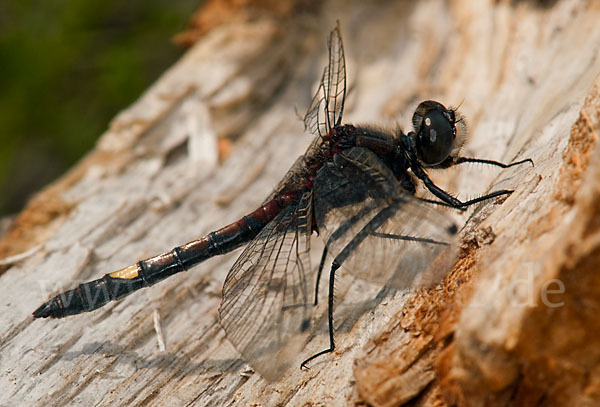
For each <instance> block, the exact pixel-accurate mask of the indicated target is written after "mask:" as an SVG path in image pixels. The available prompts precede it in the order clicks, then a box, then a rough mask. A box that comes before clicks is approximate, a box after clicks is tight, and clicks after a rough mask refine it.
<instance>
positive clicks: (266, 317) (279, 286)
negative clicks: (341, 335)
mask: <svg viewBox="0 0 600 407" xmlns="http://www.w3.org/2000/svg"><path fill="white" fill-rule="evenodd" d="M311 208H312V196H311V193H310V192H306V193H304V194H303V196H302V197H301V199H300V200H299V201H298V202H296V203H293V204H291V205H290V206H289V207H288V208H286V209H284V210H283V211H282V212H281V213H280V214H279V215H278V216H277V217H275V219H273V220H272V221H271V222H270V223H269V224H267V225H266V226H265V227H264V228H263V230H262V231H261V232H260V233H259V234H258V235H257V236H256V238H255V239H254V240H253V241H252V242H251V243H250V244H249V245H248V246H247V247H246V249H245V250H244V252H243V253H242V254H241V256H240V257H239V258H238V260H237V261H236V262H235V264H234V265H233V267H232V269H231V271H230V272H229V274H228V275H227V278H226V280H225V284H224V286H223V300H222V302H221V306H220V308H219V314H220V317H221V325H222V326H223V328H224V329H225V332H226V334H227V339H229V341H230V342H231V343H232V344H233V345H234V346H235V347H236V349H237V350H238V351H239V352H240V353H241V354H242V356H243V357H244V359H245V360H246V361H247V362H248V363H249V364H250V365H251V366H252V367H253V368H254V369H255V370H256V371H257V372H259V373H260V374H261V375H262V376H263V377H264V378H265V379H268V380H276V379H278V378H280V377H281V374H282V373H283V372H284V371H285V370H287V368H288V367H289V366H290V364H291V363H292V362H293V361H294V360H295V358H296V357H297V356H298V355H299V354H300V351H301V350H302V349H303V348H304V345H305V344H306V342H307V338H308V335H309V334H310V333H311V331H312V330H313V328H312V323H313V321H312V320H311V317H312V314H311V313H312V310H313V306H312V297H311V293H312V292H313V291H312V290H313V273H311V272H310V271H311V269H310V261H309V256H308V251H309V249H310V226H311V217H312V212H311V210H312V209H311Z"/></svg>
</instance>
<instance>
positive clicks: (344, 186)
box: [33, 24, 531, 380]
mask: <svg viewBox="0 0 600 407" xmlns="http://www.w3.org/2000/svg"><path fill="white" fill-rule="evenodd" d="M328 45H329V64H328V66H327V67H326V68H325V70H324V72H323V77H322V79H321V83H320V86H319V89H318V90H317V93H316V94H315V96H314V98H313V100H312V103H311V106H310V107H309V109H308V112H307V114H306V116H305V118H304V123H305V126H306V128H307V129H308V130H309V131H310V132H311V133H312V134H313V135H315V136H316V137H315V139H314V141H313V142H312V144H311V145H310V146H309V148H308V150H307V151H306V154H305V155H304V156H302V157H300V158H299V159H298V160H297V161H296V163H295V164H294V165H293V166H292V168H291V169H290V170H289V172H288V173H287V174H286V176H285V177H284V179H283V180H282V181H281V182H280V184H279V185H278V186H277V187H276V188H275V190H274V192H273V193H272V194H271V196H270V197H268V198H267V200H266V201H265V203H264V204H263V205H262V206H261V207H260V208H258V209H257V210H255V211H254V212H252V213H250V214H248V215H246V216H244V217H243V218H241V219H239V220H238V221H236V222H234V223H231V224H230V225H228V226H225V227H223V228H222V229H219V230H217V231H214V232H212V233H209V234H208V235H206V236H204V237H202V238H201V239H199V240H195V241H192V242H189V243H187V244H185V245H183V246H180V247H176V248H174V249H173V250H171V251H169V252H167V253H164V254H161V255H158V256H156V257H152V258H150V259H147V260H143V261H140V262H138V263H137V264H135V265H133V266H129V267H126V268H124V269H121V270H118V271H115V272H113V273H110V274H106V275H105V276H103V277H102V278H100V279H98V280H94V281H91V282H88V283H84V284H81V285H79V286H78V287H77V288H75V289H73V290H70V291H67V292H64V293H62V294H59V295H57V296H55V297H54V298H52V299H50V300H49V301H47V302H46V303H44V304H43V305H42V306H40V307H39V308H38V309H37V310H35V311H34V313H33V315H34V317H35V318H46V317H53V318H61V317H65V316H68V315H75V314H79V313H83V312H88V311H92V310H95V309H97V308H99V307H102V306H103V305H105V304H106V303H107V302H109V301H114V300H118V299H120V298H123V297H124V296H126V295H128V294H130V293H132V292H134V291H136V290H138V289H140V288H143V287H148V286H150V285H153V284H155V283H157V282H159V281H162V280H164V279H165V278H167V277H170V276H171V275H173V274H176V273H179V272H182V271H185V270H188V269H189V268H191V267H192V266H194V265H197V264H199V263H201V262H202V261H204V260H206V259H208V258H211V257H213V256H216V255H220V254H224V253H227V252H230V251H232V250H234V249H236V248H238V247H240V246H243V245H246V248H245V249H244V251H243V253H242V254H241V255H240V257H239V258H238V260H237V261H236V262H235V264H234V265H233V266H232V268H231V270H230V272H229V274H228V276H227V278H226V280H225V283H224V286H223V300H222V303H221V306H220V308H219V314H220V321H221V325H222V326H223V328H224V329H225V331H226V334H227V338H228V339H229V340H230V341H231V342H232V343H233V344H234V346H235V347H236V348H237V349H238V351H240V353H241V354H242V355H243V356H244V358H245V359H246V360H247V361H248V362H249V363H250V364H251V365H252V366H253V367H254V368H255V369H256V370H257V371H258V372H259V373H260V374H261V375H262V376H263V377H265V378H267V379H270V380H275V379H277V378H279V377H280V375H281V373H282V372H283V371H284V370H285V369H287V368H288V367H289V365H290V363H291V362H292V361H293V360H294V357H295V355H297V354H298V352H300V351H302V350H303V349H304V346H305V345H306V343H307V341H308V339H309V337H310V336H311V334H312V333H314V331H315V329H316V325H317V323H316V321H315V315H314V312H313V310H314V308H315V307H314V306H315V305H316V303H317V293H318V289H319V282H320V279H321V274H322V271H323V269H324V267H325V265H326V259H327V258H328V256H331V257H333V260H332V262H331V268H330V272H329V288H328V304H327V305H328V308H327V317H328V324H329V347H328V348H327V349H325V350H323V351H321V352H318V353H316V354H314V355H313V356H311V357H310V358H308V359H306V360H305V361H304V362H303V363H302V365H301V366H302V367H306V365H307V363H308V362H309V361H311V360H312V359H314V358H315V357H318V356H320V355H322V354H325V353H328V352H332V351H333V350H334V348H335V343H334V329H333V308H334V300H333V291H334V283H335V273H336V271H337V270H338V269H339V268H340V267H341V266H342V265H343V266H344V268H346V269H348V271H349V272H351V273H352V274H354V275H355V276H356V277H359V278H362V279H365V280H369V281H374V282H378V283H381V284H386V285H390V286H393V287H401V288H404V287H415V286H428V285H432V284H435V283H437V282H439V280H440V279H441V277H442V276H443V274H444V273H445V272H446V271H447V268H448V267H447V266H446V267H445V268H444V269H440V268H439V267H438V268H432V267H430V263H431V262H432V260H433V259H434V258H436V257H437V256H438V255H440V253H441V252H442V250H443V249H444V248H446V247H448V245H449V244H450V242H452V240H453V239H454V235H455V234H456V232H457V230H458V229H457V227H456V225H455V224H454V223H453V222H452V221H450V220H448V219H447V218H446V217H445V216H444V215H442V214H441V213H439V212H438V211H436V210H435V207H436V206H447V207H451V208H456V209H460V210H463V209H465V208H466V207H468V206H470V205H473V204H475V203H477V202H481V201H484V200H487V199H490V198H494V197H497V196H501V195H507V194H510V193H511V192H512V191H507V190H501V191H495V192H493V193H491V194H488V195H485V196H482V197H479V198H477V199H473V200H470V201H466V202H461V201H459V200H458V199H456V198H455V197H453V196H451V195H450V194H448V193H447V192H445V191H444V190H443V189H441V188H440V187H438V186H436V185H435V184H434V183H433V181H431V179H430V178H429V177H428V175H427V173H426V171H425V169H426V168H439V169H443V168H448V167H450V166H452V165H457V164H461V163H465V162H479V163H483V164H489V165H495V166H500V167H503V168H506V167H508V166H512V165H518V164H522V163H524V162H531V160H522V161H519V162H515V163H512V164H508V165H506V164H502V163H499V162H496V161H491V160H481V159H476V158H465V157H459V153H460V150H461V147H462V145H463V143H464V141H465V139H466V127H465V125H464V120H463V119H462V118H461V117H460V115H459V114H458V112H456V111H455V110H453V109H447V108H446V107H444V106H443V105H442V104H440V103H438V102H434V101H425V102H422V103H421V104H419V106H418V107H417V109H416V111H415V113H414V115H413V128H414V131H411V132H408V133H407V134H405V133H403V132H402V131H401V130H399V129H397V130H396V131H394V132H386V131H382V130H379V129H376V128H370V127H357V126H353V125H342V123H341V121H342V113H343V109H344V102H345V96H346V66H345V61H344V49H343V44H342V38H341V34H340V28H339V24H338V26H337V27H336V28H335V29H334V30H333V31H332V32H331V34H330V37H329V42H328ZM419 180H420V181H421V182H422V183H423V185H424V186H425V187H426V188H427V189H428V190H429V191H430V192H431V193H432V194H433V195H434V197H435V198H436V199H426V198H416V197H415V196H414V194H415V191H416V183H417V182H418V181H419ZM315 231H316V232H319V234H320V235H322V236H323V238H324V241H325V249H324V251H323V254H322V257H321V261H320V264H319V267H318V269H317V272H316V273H313V272H312V271H311V267H310V261H309V256H308V253H309V250H310V236H311V234H312V233H313V232H315Z"/></svg>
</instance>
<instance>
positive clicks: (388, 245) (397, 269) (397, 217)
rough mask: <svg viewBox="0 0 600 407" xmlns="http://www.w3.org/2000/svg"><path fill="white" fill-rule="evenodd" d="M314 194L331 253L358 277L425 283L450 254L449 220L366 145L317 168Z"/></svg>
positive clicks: (444, 267)
mask: <svg viewBox="0 0 600 407" xmlns="http://www.w3.org/2000/svg"><path fill="white" fill-rule="evenodd" d="M314 199H315V217H316V221H317V226H318V227H319V230H322V231H323V232H324V233H323V235H324V236H325V241H326V245H327V249H328V252H329V254H330V255H331V259H333V257H335V258H336V259H337V260H338V262H342V267H343V268H344V269H346V270H348V271H349V272H351V273H352V274H353V275H355V276H357V277H359V278H361V279H363V280H367V281H373V282H378V283H381V284H388V285H390V286H393V287H398V288H407V287H418V286H430V285H432V284H435V283H437V282H439V281H440V280H441V278H442V277H443V276H444V274H445V273H446V272H447V271H448V270H449V267H450V266H451V265H452V263H453V261H454V260H455V253H456V250H455V247H454V244H455V234H456V226H455V225H454V223H453V222H452V221H451V220H449V219H448V218H446V217H445V216H444V215H442V214H441V213H439V212H438V211H436V210H434V208H432V207H431V206H430V204H427V203H425V202H423V201H420V200H418V199H417V198H415V197H413V196H412V195H410V194H408V193H406V192H404V190H403V189H402V187H401V186H400V184H399V182H398V181H397V180H396V178H395V176H394V174H393V173H392V172H391V170H390V169H389V167H387V166H386V165H385V163H383V162H381V160H380V159H379V158H378V157H377V155H375V154H374V153H373V152H371V151H369V150H367V149H363V148H358V147H357V148H352V149H349V150H347V151H346V152H344V153H343V154H340V155H338V156H337V157H336V158H335V159H334V162H333V163H329V164H328V165H326V166H324V167H323V168H321V169H320V170H319V173H318V174H317V179H316V180H315V189H314Z"/></svg>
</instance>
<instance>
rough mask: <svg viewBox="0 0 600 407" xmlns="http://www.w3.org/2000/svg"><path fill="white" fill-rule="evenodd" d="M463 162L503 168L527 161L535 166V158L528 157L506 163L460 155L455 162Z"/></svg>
mask: <svg viewBox="0 0 600 407" xmlns="http://www.w3.org/2000/svg"><path fill="white" fill-rule="evenodd" d="M463 163H479V164H486V165H494V166H496V167H501V168H510V167H514V166H515V165H521V164H525V163H529V164H531V166H532V167H533V166H534V164H533V160H532V159H531V158H526V159H524V160H521V161H515V162H514V163H510V164H504V163H501V162H500V161H494V160H484V159H482V158H467V157H459V158H457V159H456V162H455V163H454V164H455V165H456V164H463Z"/></svg>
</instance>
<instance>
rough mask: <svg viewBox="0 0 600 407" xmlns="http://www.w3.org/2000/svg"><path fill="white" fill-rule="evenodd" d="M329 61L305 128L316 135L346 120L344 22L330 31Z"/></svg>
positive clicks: (323, 133) (322, 134)
mask: <svg viewBox="0 0 600 407" xmlns="http://www.w3.org/2000/svg"><path fill="white" fill-rule="evenodd" d="M327 45H328V48H329V64H328V65H327V66H326V67H325V69H324V71H323V76H322V77H321V83H320V85H319V88H318V89H317V93H316V94H315V96H314V97H313V100H312V103H311V104H310V107H309V108H308V111H307V113H306V115H305V116H304V127H305V128H306V129H307V130H308V131H310V132H311V134H313V135H315V136H321V137H325V136H327V135H328V134H329V131H330V130H331V129H332V128H333V127H335V126H337V125H339V124H340V123H341V121H342V114H343V111H344V102H345V99H346V62H345V59H344V45H343V43H342V35H341V32H340V23H339V21H338V23H337V26H336V27H335V28H334V29H333V30H332V31H331V33H330V34H329V40H328V41H327Z"/></svg>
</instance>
